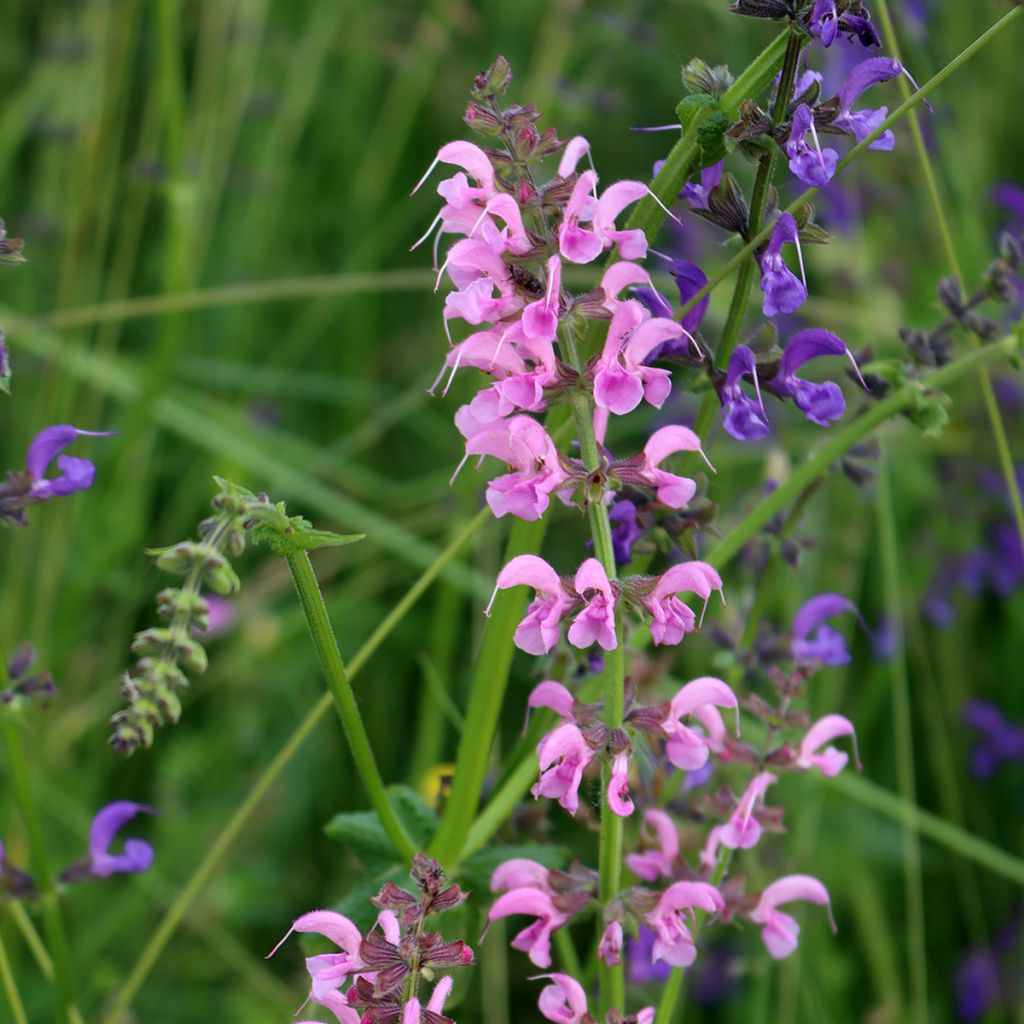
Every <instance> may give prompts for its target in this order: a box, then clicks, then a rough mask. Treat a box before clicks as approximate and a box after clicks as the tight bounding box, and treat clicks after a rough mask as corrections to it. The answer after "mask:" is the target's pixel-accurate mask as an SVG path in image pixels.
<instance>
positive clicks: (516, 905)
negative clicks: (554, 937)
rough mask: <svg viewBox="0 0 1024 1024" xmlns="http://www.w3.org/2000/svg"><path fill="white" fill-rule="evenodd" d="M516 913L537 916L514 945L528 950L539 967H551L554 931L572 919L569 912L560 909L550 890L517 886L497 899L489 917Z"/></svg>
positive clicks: (519, 948)
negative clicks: (543, 890)
mask: <svg viewBox="0 0 1024 1024" xmlns="http://www.w3.org/2000/svg"><path fill="white" fill-rule="evenodd" d="M512 914H526V915H528V916H529V917H535V918H536V919H537V920H536V921H534V922H533V924H531V925H529V926H528V927H526V928H524V929H523V930H522V931H521V932H520V933H519V934H518V935H516V937H515V938H514V939H513V940H512V948H513V949H518V950H519V951H520V952H521V953H526V954H528V955H529V957H530V962H531V963H532V964H533V965H534V966H535V967H541V968H547V967H550V966H551V933H552V932H553V931H554V930H555V929H556V928H561V927H562V925H563V924H565V923H566V921H568V920H569V915H568V914H566V913H564V912H563V911H561V910H559V909H558V908H557V907H556V906H555V904H554V903H553V902H552V900H551V897H550V896H548V895H547V893H543V892H540V891H539V890H537V889H513V890H512V891H511V892H507V893H505V894H504V895H503V896H499V897H498V898H497V899H496V900H495V901H494V906H492V907H491V909H490V911H489V912H488V914H487V919H488V920H489V921H497V920H498V919H499V918H502V917H510V916H511V915H512Z"/></svg>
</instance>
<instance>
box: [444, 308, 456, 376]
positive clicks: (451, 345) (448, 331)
mask: <svg viewBox="0 0 1024 1024" xmlns="http://www.w3.org/2000/svg"><path fill="white" fill-rule="evenodd" d="M441 323H443V324H444V333H445V334H446V335H447V337H448V347H449V348H455V342H454V341H452V329H451V327H449V326H448V317H446V316H442V317H441ZM442 372H443V371H442Z"/></svg>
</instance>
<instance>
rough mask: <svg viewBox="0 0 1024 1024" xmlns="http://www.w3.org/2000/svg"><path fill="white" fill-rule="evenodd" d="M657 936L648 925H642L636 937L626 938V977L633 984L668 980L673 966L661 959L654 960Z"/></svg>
mask: <svg viewBox="0 0 1024 1024" xmlns="http://www.w3.org/2000/svg"><path fill="white" fill-rule="evenodd" d="M656 939H657V936H656V935H655V934H654V932H652V931H651V929H650V928H648V927H647V926H646V925H640V928H639V930H638V931H637V933H636V938H635V939H634V938H633V937H632V936H630V937H628V938H627V939H626V977H627V978H628V980H629V981H630V983H631V984H633V985H649V984H650V983H651V982H654V981H668V979H669V975H671V973H672V968H671V967H669V965H668V964H666V963H663V962H662V961H661V960H652V959H651V958H652V955H653V953H654V943H655V941H656Z"/></svg>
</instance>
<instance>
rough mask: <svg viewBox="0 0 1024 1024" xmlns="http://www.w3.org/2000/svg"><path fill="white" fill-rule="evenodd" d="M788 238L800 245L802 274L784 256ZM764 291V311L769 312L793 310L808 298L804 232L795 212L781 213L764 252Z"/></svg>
mask: <svg viewBox="0 0 1024 1024" xmlns="http://www.w3.org/2000/svg"><path fill="white" fill-rule="evenodd" d="M786 242H792V243H793V244H794V245H795V246H796V254H797V259H798V260H799V261H800V277H797V276H796V274H794V273H793V272H792V271H791V270H790V269H789V267H787V266H786V263H785V261H784V260H783V258H782V247H783V245H785V243H786ZM761 291H763V292H764V303H763V305H762V312H763V313H764V315H765V316H776V315H777V314H779V313H793V312H795V311H796V310H798V309H799V308H800V307H801V306H802V305H803V304H804V303H805V302H806V301H807V279H806V276H805V275H804V258H803V254H802V253H801V252H800V233H799V231H798V230H797V226H796V221H795V220H794V219H793V215H792V214H791V213H782V214H780V215H779V218H778V220H776V221H775V226H774V227H773V228H772V233H771V237H770V238H769V239H768V244H767V245H766V246H765V249H764V253H763V254H762V255H761Z"/></svg>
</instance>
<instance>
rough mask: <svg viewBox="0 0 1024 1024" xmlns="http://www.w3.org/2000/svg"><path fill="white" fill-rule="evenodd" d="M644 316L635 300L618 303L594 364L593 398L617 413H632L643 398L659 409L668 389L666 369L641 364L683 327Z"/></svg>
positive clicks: (669, 321) (668, 382)
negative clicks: (602, 346)
mask: <svg viewBox="0 0 1024 1024" xmlns="http://www.w3.org/2000/svg"><path fill="white" fill-rule="evenodd" d="M645 316H646V313H645V311H644V308H643V306H641V305H640V303H639V302H637V301H636V299H629V300H627V301H626V302H623V303H620V305H619V307H618V309H616V311H615V312H614V313H613V314H612V322H611V324H610V325H609V327H608V334H607V336H606V338H605V343H604V348H603V349H602V351H601V354H600V356H598V358H597V360H596V361H595V363H594V401H595V402H596V403H597V404H598V405H599V406H601V407H602V408H605V409H609V410H611V412H613V413H615V414H616V415H617V416H624V415H625V414H626V413H628V412H632V411H633V410H634V409H635V408H636V407H637V406H638V405H639V404H640V402H641V400H643V399H646V400H647V401H648V402H649V403H650V404H651V405H653V406H654V407H655V408H656V409H660V408H661V406H662V403H663V402H664V401H665V399H666V398H668V395H669V392H670V391H671V390H672V375H671V374H670V373H669V372H668V370H661V369H658V368H656V367H653V366H645V365H644V360H645V359H646V358H647V357H648V356H649V355H650V354H651V352H652V351H653V349H655V348H656V347H657V346H658V345H660V344H662V342H665V341H668V340H669V339H671V338H678V337H679V336H680V335H681V334H682V333H683V329H682V327H680V326H679V324H677V323H676V322H675V321H674V320H666V319H663V318H656V319H651V320H647V319H645Z"/></svg>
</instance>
